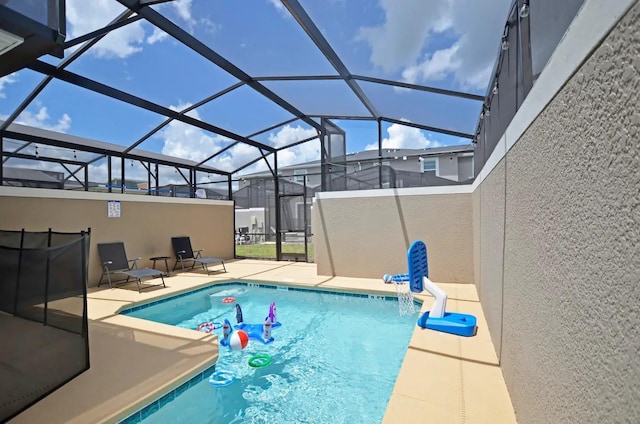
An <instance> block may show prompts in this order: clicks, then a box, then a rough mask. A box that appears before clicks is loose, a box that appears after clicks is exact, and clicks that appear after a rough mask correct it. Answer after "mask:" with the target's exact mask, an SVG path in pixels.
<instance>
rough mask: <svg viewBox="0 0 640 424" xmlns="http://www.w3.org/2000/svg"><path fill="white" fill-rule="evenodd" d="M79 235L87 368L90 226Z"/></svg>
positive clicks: (83, 332)
mask: <svg viewBox="0 0 640 424" xmlns="http://www.w3.org/2000/svg"><path fill="white" fill-rule="evenodd" d="M80 235H81V237H82V238H81V241H80V246H81V248H82V253H81V255H80V256H81V258H82V259H81V261H82V299H83V305H82V335H83V336H84V338H85V340H86V342H85V346H86V347H85V358H86V361H87V368H89V325H88V321H89V317H88V313H87V283H88V282H89V281H88V274H89V273H88V270H87V255H88V252H87V250H88V247H89V244H88V243H87V239H89V240H90V238H91V228H89V229H88V230H87V232H86V234H85V232H84V231H82V232H80Z"/></svg>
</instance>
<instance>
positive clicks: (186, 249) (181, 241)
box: [171, 236, 227, 275]
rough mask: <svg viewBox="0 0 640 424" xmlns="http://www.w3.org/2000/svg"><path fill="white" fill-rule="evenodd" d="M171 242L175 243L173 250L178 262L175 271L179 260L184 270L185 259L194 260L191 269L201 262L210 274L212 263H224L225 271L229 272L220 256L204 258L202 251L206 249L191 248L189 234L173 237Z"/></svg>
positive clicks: (174, 267)
mask: <svg viewBox="0 0 640 424" xmlns="http://www.w3.org/2000/svg"><path fill="white" fill-rule="evenodd" d="M171 244H172V245H173V252H174V253H175V255H176V264H175V265H174V266H173V270H174V271H175V270H176V268H177V267H178V262H179V263H180V265H181V266H182V270H184V263H185V261H192V262H191V269H193V268H195V266H196V264H200V265H202V268H203V269H204V270H206V271H207V275H209V265H212V264H220V265H222V268H223V269H224V272H227V267H225V266H224V260H222V259H220V258H206V257H204V258H203V257H202V252H204V249H200V250H195V251H194V250H193V249H192V248H191V239H190V238H189V237H188V236H180V237H171Z"/></svg>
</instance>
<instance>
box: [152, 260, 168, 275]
mask: <svg viewBox="0 0 640 424" xmlns="http://www.w3.org/2000/svg"><path fill="white" fill-rule="evenodd" d="M169 259H171V256H154V257H153V258H149V260H152V261H153V265H152V266H151V268H154V269H155V268H156V261H164V267H165V268H166V269H167V277H168V276H169V275H170V274H169V262H167V261H168V260H169Z"/></svg>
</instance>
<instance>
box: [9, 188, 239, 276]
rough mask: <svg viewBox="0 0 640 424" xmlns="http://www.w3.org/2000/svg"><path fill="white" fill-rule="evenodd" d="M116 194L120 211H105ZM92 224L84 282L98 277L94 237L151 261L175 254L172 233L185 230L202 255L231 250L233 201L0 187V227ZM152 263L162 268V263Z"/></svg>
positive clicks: (41, 228) (146, 263)
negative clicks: (117, 213) (112, 213)
mask: <svg viewBox="0 0 640 424" xmlns="http://www.w3.org/2000/svg"><path fill="white" fill-rule="evenodd" d="M108 200H120V202H121V217H120V218H108V217H107V201H108ZM89 227H91V248H90V252H89V285H90V286H93V285H96V284H97V282H98V280H99V278H100V273H101V271H100V260H99V258H98V251H97V248H96V245H97V243H105V242H114V241H122V242H124V244H125V249H126V253H127V256H128V257H129V258H130V259H133V258H136V257H141V258H142V260H141V261H140V262H139V266H150V265H151V263H150V261H149V258H150V257H152V256H161V255H162V256H171V258H172V259H171V261H170V262H169V265H170V266H171V267H173V264H174V263H175V257H174V255H173V249H172V247H171V237H173V236H181V235H188V236H190V237H191V243H192V246H193V248H194V249H205V251H204V254H205V255H206V256H216V257H220V258H223V259H230V258H233V256H234V241H233V202H228V201H217V200H204V199H179V198H165V197H155V196H139V195H123V194H115V193H113V194H107V193H90V192H69V191H63V190H46V189H33V188H15V187H0V229H2V230H21V229H22V228H24V229H25V230H27V231H47V229H48V228H51V229H52V230H53V231H61V232H75V231H81V230H83V229H84V230H86V229H87V228H89ZM156 267H160V269H164V263H163V262H158V263H157V264H156Z"/></svg>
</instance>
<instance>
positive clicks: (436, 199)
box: [314, 186, 473, 283]
mask: <svg viewBox="0 0 640 424" xmlns="http://www.w3.org/2000/svg"><path fill="white" fill-rule="evenodd" d="M440 193H449V194H440ZM471 214H472V207H471V194H470V187H469V186H466V187H465V186H462V187H446V188H422V189H413V188H412V189H390V190H373V191H362V192H347V193H346V194H345V195H344V196H343V195H342V194H341V193H319V194H318V197H317V199H316V204H315V206H314V245H315V261H316V263H317V265H318V274H320V275H340V276H347V277H368V278H381V277H382V276H383V275H384V274H386V273H389V274H394V273H404V272H407V249H408V248H409V245H410V244H411V243H412V242H413V241H415V240H423V241H424V242H425V243H426V244H427V249H428V257H429V272H430V278H431V279H432V280H433V281H439V282H462V283H472V282H473V228H472V219H471Z"/></svg>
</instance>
